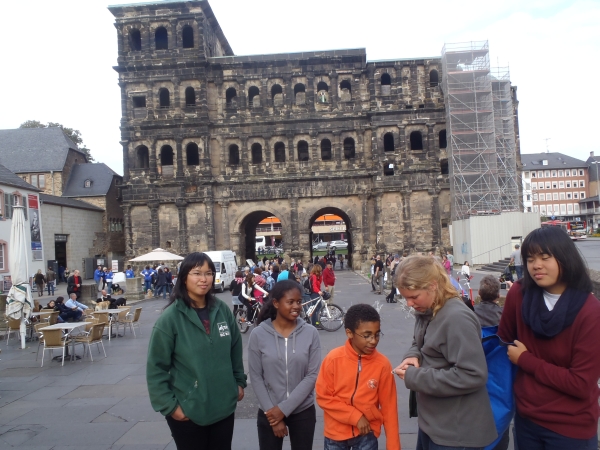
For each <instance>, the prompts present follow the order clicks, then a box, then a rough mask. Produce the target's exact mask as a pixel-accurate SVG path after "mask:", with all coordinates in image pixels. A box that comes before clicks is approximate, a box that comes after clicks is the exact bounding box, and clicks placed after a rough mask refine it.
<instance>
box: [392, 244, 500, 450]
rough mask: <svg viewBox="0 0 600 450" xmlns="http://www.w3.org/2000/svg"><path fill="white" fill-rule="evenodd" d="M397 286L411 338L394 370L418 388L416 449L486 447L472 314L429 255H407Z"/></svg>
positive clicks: (486, 413)
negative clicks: (408, 310) (408, 313)
mask: <svg viewBox="0 0 600 450" xmlns="http://www.w3.org/2000/svg"><path fill="white" fill-rule="evenodd" d="M396 286H398V288H399V290H400V293H401V294H402V296H403V297H404V298H405V299H406V302H407V304H408V306H411V307H413V308H414V309H415V311H416V314H415V319H416V323H415V332H414V338H413V344H412V346H411V348H410V349H409V350H408V352H407V353H406V355H405V356H404V360H403V361H402V363H400V365H399V366H398V367H396V368H395V369H394V372H395V373H396V375H398V376H399V377H400V378H402V379H403V380H404V383H405V385H406V387H407V388H408V389H411V390H413V391H415V392H416V393H417V407H418V417H419V434H418V440H417V450H431V449H434V448H435V449H445V448H456V447H459V448H469V449H481V448H483V447H485V446H486V445H488V444H490V443H491V442H492V441H494V439H496V437H497V433H496V426H495V424H494V417H493V415H492V408H491V406H490V400H489V397H488V393H487V390H486V387H485V384H486V381H487V364H486V361H485V355H484V352H483V347H482V345H481V329H480V325H479V322H478V320H477V317H476V316H475V314H474V313H473V312H472V311H471V310H470V309H469V308H468V307H467V306H466V305H465V304H464V303H463V302H462V301H461V300H459V299H458V298H457V297H456V289H455V288H454V287H453V286H452V284H451V282H450V280H449V278H448V275H447V274H446V271H445V270H444V268H443V267H442V265H441V264H439V263H438V262H437V261H435V260H434V259H433V258H430V257H427V256H420V255H414V256H410V257H408V258H406V259H405V260H404V261H403V262H402V263H401V264H400V267H399V268H398V270H397V271H396Z"/></svg>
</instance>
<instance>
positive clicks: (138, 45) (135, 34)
mask: <svg viewBox="0 0 600 450" xmlns="http://www.w3.org/2000/svg"><path fill="white" fill-rule="evenodd" d="M129 48H130V49H131V50H132V51H134V52H139V51H141V50H142V35H141V34H140V30H138V29H137V28H133V29H132V30H131V31H130V32H129Z"/></svg>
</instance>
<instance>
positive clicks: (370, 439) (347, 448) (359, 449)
mask: <svg viewBox="0 0 600 450" xmlns="http://www.w3.org/2000/svg"><path fill="white" fill-rule="evenodd" d="M377 448H378V445H377V438H376V437H375V435H374V434H373V432H370V433H369V434H365V435H364V436H357V437H353V438H351V439H346V440H345V441H334V440H333V439H329V438H328V437H327V436H325V442H324V446H323V450H377Z"/></svg>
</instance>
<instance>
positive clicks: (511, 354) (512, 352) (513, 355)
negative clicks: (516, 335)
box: [507, 339, 527, 365]
mask: <svg viewBox="0 0 600 450" xmlns="http://www.w3.org/2000/svg"><path fill="white" fill-rule="evenodd" d="M526 351H527V347H525V344H523V343H522V342H521V341H517V340H516V339H515V345H509V346H508V351H507V353H508V359H510V362H511V363H513V364H515V365H516V364H517V363H518V362H519V358H520V356H521V354H522V353H523V352H526Z"/></svg>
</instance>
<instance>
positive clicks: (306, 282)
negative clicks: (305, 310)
mask: <svg viewBox="0 0 600 450" xmlns="http://www.w3.org/2000/svg"><path fill="white" fill-rule="evenodd" d="M302 286H303V287H304V291H305V292H307V293H309V294H310V293H311V292H312V287H311V286H310V277H306V280H304V283H302Z"/></svg>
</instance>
